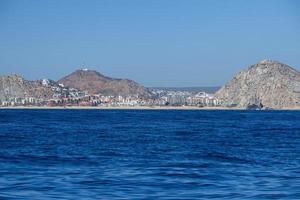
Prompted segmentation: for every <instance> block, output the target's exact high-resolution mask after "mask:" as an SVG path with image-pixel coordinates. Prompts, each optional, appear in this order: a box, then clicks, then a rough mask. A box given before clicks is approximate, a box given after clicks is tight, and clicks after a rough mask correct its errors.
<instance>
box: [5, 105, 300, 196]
mask: <svg viewBox="0 0 300 200" xmlns="http://www.w3.org/2000/svg"><path fill="white" fill-rule="evenodd" d="M0 199H22V200H24V199H30V200H32V199H70V200H71V199H72V200H73V199H109V200H110V199H300V112H299V111H247V110H244V111H242V110H234V111H229V110H224V111H222V110H79V109H78V110H68V109H67V110H27V109H25V110H21V109H16V110H14V109H7V110H6V109H1V110H0Z"/></svg>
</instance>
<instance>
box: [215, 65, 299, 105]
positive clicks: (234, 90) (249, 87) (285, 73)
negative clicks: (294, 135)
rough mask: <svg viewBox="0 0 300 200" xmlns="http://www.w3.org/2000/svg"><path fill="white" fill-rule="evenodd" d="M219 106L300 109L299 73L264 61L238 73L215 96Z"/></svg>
mask: <svg viewBox="0 0 300 200" xmlns="http://www.w3.org/2000/svg"><path fill="white" fill-rule="evenodd" d="M215 97H216V98H217V99H218V100H219V102H220V104H221V106H226V107H240V108H276V109H281V108H294V107H298V108H299V107H300V73H299V72H298V71H296V70H295V69H293V68H291V67H289V66H287V65H285V64H282V63H280V62H277V61H272V60H263V61H261V62H259V63H257V64H255V65H252V66H250V67H249V68H248V69H246V70H243V71H241V72H240V73H238V74H237V75H236V76H235V77H234V78H233V79H232V80H231V81H230V82H228V83H227V84H226V85H225V86H223V87H222V88H221V89H220V90H219V91H217V92H216V94H215Z"/></svg>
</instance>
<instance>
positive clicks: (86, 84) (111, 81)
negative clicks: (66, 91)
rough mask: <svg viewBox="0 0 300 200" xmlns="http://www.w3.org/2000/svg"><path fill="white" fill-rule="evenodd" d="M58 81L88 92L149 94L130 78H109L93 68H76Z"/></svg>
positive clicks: (144, 95) (123, 94)
mask: <svg viewBox="0 0 300 200" xmlns="http://www.w3.org/2000/svg"><path fill="white" fill-rule="evenodd" d="M58 82H59V83H61V84H64V85H65V86H67V87H71V88H76V89H78V90H81V91H87V92H88V93H89V94H103V95H114V96H117V95H121V96H133V95H138V96H141V97H146V96H150V92H149V91H148V90H147V89H145V88H144V87H143V86H142V85H140V84H138V83H136V82H134V81H132V80H128V79H116V78H110V77H107V76H104V75H102V74H100V73H99V72H97V71H94V70H87V69H81V70H77V71H75V72H73V73H71V74H70V75H68V76H66V77H64V78H62V79H60V80H58Z"/></svg>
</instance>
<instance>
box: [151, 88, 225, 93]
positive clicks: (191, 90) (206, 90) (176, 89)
mask: <svg viewBox="0 0 300 200" xmlns="http://www.w3.org/2000/svg"><path fill="white" fill-rule="evenodd" d="M149 89H150V90H166V91H187V92H206V93H209V94H213V93H215V92H216V91H218V90H219V89H220V87H149Z"/></svg>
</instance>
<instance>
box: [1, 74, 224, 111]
mask: <svg viewBox="0 0 300 200" xmlns="http://www.w3.org/2000/svg"><path fill="white" fill-rule="evenodd" d="M42 85H43V86H44V87H50V88H51V90H52V91H53V95H52V98H35V97H30V96H26V95H25V97H14V98H12V97H10V98H7V99H5V100H2V101H1V100H0V106H1V107H18V106H24V107H76V106H78V107H137V106H145V107H146V106H147V107H149V106H150V107H151V106H161V107H182V106H196V107H216V106H218V105H219V104H218V99H216V98H215V97H214V95H213V94H210V93H207V92H204V91H202V92H201V91H188V90H170V89H163V88H159V89H153V88H151V89H149V92H150V93H151V96H149V97H141V96H138V95H131V96H122V95H115V96H113V95H110V96H108V95H103V94H89V93H88V92H85V91H79V90H77V89H74V88H68V87H65V86H64V85H63V84H57V83H56V82H54V81H51V80H48V79H43V80H42Z"/></svg>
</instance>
